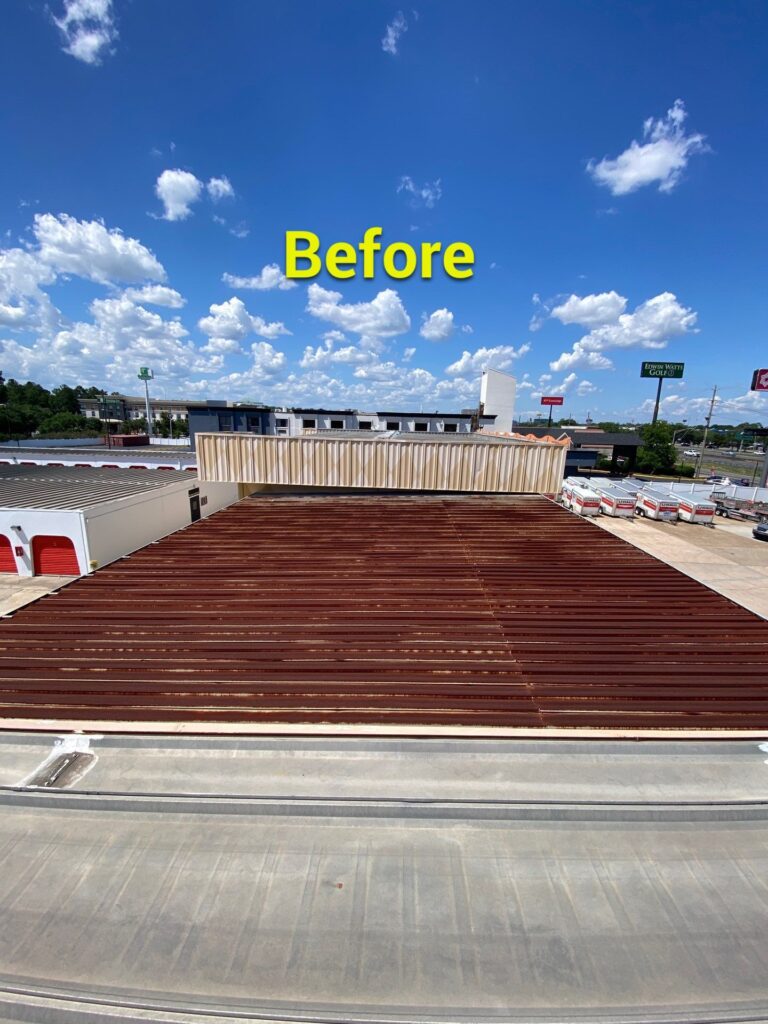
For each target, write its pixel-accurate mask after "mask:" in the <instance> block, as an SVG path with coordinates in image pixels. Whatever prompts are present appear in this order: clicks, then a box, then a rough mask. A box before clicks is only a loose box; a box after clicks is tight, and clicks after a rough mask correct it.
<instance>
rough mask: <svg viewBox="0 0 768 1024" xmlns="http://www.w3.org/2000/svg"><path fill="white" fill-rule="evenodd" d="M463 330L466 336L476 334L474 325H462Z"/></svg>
mask: <svg viewBox="0 0 768 1024" xmlns="http://www.w3.org/2000/svg"><path fill="white" fill-rule="evenodd" d="M461 329H462V331H463V332H464V334H474V333H475V329H474V327H473V326H472V324H462V325H461Z"/></svg>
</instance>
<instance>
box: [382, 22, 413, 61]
mask: <svg viewBox="0 0 768 1024" xmlns="http://www.w3.org/2000/svg"><path fill="white" fill-rule="evenodd" d="M407 31H408V21H407V20H406V17H405V15H404V14H403V12H402V11H398V12H397V14H396V15H395V16H394V18H393V19H392V21H391V22H390V23H389V24H388V25H387V28H386V31H385V32H384V38H383V39H382V40H381V48H382V50H383V51H384V53H389V54H391V56H393V57H395V56H397V45H398V43H399V42H400V36H401V35H402V34H403V33H404V32H407Z"/></svg>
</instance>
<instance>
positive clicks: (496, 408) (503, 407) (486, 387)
mask: <svg viewBox="0 0 768 1024" xmlns="http://www.w3.org/2000/svg"><path fill="white" fill-rule="evenodd" d="M516 393H517V381H516V380H515V378H514V377H513V376H512V374H511V373H504V372H503V371H502V370H483V376H482V379H481V381H480V406H481V410H482V412H483V413H484V415H485V416H492V417H494V428H493V429H494V430H499V431H504V432H509V431H511V430H512V423H513V421H514V417H515V396H516Z"/></svg>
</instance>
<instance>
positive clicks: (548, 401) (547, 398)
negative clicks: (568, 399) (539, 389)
mask: <svg viewBox="0 0 768 1024" xmlns="http://www.w3.org/2000/svg"><path fill="white" fill-rule="evenodd" d="M563 401H564V399H563V396H562V395H543V396H542V399H541V404H542V405H562V404H563Z"/></svg>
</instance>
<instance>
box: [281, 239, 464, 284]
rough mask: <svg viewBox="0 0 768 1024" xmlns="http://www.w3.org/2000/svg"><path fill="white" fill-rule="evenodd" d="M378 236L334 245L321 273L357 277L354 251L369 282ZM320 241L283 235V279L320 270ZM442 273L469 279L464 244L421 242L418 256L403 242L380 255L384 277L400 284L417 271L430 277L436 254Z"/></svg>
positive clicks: (329, 248)
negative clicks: (326, 272) (359, 258)
mask: <svg viewBox="0 0 768 1024" xmlns="http://www.w3.org/2000/svg"><path fill="white" fill-rule="evenodd" d="M381 234H382V229H381V228H368V229H367V231H366V232H365V234H364V235H363V240H362V242H360V243H359V244H358V245H357V247H355V246H354V245H351V244H350V243H349V242H334V243H333V244H332V245H329V246H328V248H327V249H326V251H325V269H326V270H327V271H328V273H329V274H330V275H331V277H337V278H341V279H345V278H349V277H354V276H355V274H356V273H357V264H358V250H359V252H360V256H361V260H360V262H361V263H362V267H363V277H367V278H371V277H373V276H374V274H375V272H376V259H375V254H376V253H377V252H381V242H377V241H376V239H377V238H379V237H380V236H381ZM319 252H320V239H319V238H318V236H317V235H316V234H315V233H314V232H313V231H286V233H285V276H286V277H289V278H307V277H317V275H318V274H319V273H320V271H321V270H322V268H323V260H322V258H321V256H320V255H318V254H319ZM438 253H440V254H441V255H440V256H439V257H438V260H441V261H442V264H443V270H444V271H445V272H446V274H447V275H448V276H449V277H454V278H457V279H459V280H461V279H463V278H466V277H472V275H473V274H474V270H472V266H473V265H474V262H475V254H474V252H473V250H472V246H471V245H467V243H466V242H451V244H450V245H447V246H446V247H445V249H443V243H442V242H422V243H421V246H420V252H419V253H418V254H417V251H416V249H415V248H414V247H413V246H412V245H408V243H407V242H392V244H391V245H388V246H387V247H386V248H385V249H384V251H383V252H382V254H381V264H382V268H383V270H384V273H385V274H388V275H389V277H394V278H397V279H398V280H402V279H403V278H405V277H412V276H413V274H414V273H416V268H417V267H418V268H419V273H420V274H421V276H422V277H424V278H430V277H432V263H433V259H434V257H435V256H437V254H438Z"/></svg>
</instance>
